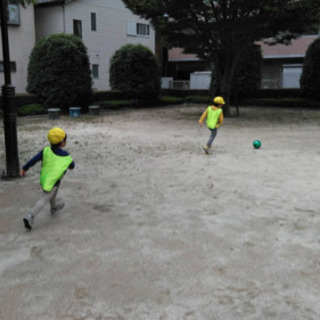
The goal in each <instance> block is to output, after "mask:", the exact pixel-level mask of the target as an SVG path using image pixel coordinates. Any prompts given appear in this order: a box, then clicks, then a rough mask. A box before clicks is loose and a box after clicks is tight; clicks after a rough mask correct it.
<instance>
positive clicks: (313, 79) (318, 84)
mask: <svg viewBox="0 0 320 320" xmlns="http://www.w3.org/2000/svg"><path fill="white" fill-rule="evenodd" d="M300 87H301V92H302V95H303V96H304V97H306V98H308V99H318V98H320V38H318V39H316V40H315V41H314V42H313V43H311V45H310V46H309V48H308V50H307V52H306V56H305V59H304V63H303V69H302V75H301V78H300Z"/></svg>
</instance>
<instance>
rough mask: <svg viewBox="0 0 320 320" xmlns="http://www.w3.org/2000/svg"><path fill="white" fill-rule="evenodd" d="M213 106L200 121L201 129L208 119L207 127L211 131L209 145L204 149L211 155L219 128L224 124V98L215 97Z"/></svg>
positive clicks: (204, 113)
mask: <svg viewBox="0 0 320 320" xmlns="http://www.w3.org/2000/svg"><path fill="white" fill-rule="evenodd" d="M213 103H214V105H213V106H209V107H208V108H207V109H206V110H205V111H204V112H203V114H202V116H201V117H200V119H199V125H200V127H201V126H202V125H203V123H204V120H205V119H207V121H206V122H207V127H208V129H209V130H210V131H211V133H210V137H209V140H208V142H207V144H206V145H205V146H204V147H203V150H204V152H205V153H206V154H209V150H210V149H211V145H212V142H213V140H214V139H215V137H216V135H217V133H218V128H219V127H220V126H221V125H222V123H223V112H222V106H223V105H224V104H225V102H224V100H223V98H222V97H215V98H214V99H213Z"/></svg>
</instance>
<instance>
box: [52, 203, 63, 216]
mask: <svg viewBox="0 0 320 320" xmlns="http://www.w3.org/2000/svg"><path fill="white" fill-rule="evenodd" d="M63 207H64V203H63V202H61V203H58V204H57V205H56V206H55V207H54V208H51V210H50V212H51V214H55V213H56V212H57V211H59V210H61V209H63Z"/></svg>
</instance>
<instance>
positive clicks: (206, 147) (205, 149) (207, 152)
mask: <svg viewBox="0 0 320 320" xmlns="http://www.w3.org/2000/svg"><path fill="white" fill-rule="evenodd" d="M203 150H204V152H205V153H206V154H209V148H208V146H204V147H203Z"/></svg>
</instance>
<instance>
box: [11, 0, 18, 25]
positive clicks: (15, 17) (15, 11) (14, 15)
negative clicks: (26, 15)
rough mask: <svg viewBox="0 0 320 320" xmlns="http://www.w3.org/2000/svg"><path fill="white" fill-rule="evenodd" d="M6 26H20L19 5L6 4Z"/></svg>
mask: <svg viewBox="0 0 320 320" xmlns="http://www.w3.org/2000/svg"><path fill="white" fill-rule="evenodd" d="M8 24H16V25H19V24H20V10H19V5H18V4H14V3H12V1H9V3H8Z"/></svg>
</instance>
